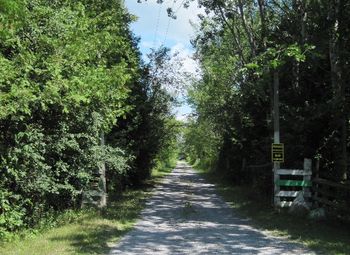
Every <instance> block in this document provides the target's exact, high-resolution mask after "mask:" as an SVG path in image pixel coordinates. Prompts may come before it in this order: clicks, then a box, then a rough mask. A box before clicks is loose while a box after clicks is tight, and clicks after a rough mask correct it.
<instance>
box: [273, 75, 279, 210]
mask: <svg viewBox="0 0 350 255" xmlns="http://www.w3.org/2000/svg"><path fill="white" fill-rule="evenodd" d="M279 83H280V82H279V73H278V70H276V69H275V70H274V72H273V129H274V134H273V143H274V144H279V143H280V112H279ZM278 169H280V163H279V162H276V161H274V162H273V175H274V178H273V179H274V201H273V202H274V206H275V207H277V206H279V205H280V202H281V199H280V198H279V197H278V196H276V195H277V193H278V192H279V191H280V187H279V185H278V183H277V182H278V181H279V175H278V174H277V171H278Z"/></svg>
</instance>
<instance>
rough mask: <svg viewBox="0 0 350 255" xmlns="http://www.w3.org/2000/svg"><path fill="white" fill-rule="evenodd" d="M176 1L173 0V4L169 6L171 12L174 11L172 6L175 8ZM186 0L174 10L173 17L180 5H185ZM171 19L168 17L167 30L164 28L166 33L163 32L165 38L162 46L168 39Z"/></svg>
mask: <svg viewBox="0 0 350 255" xmlns="http://www.w3.org/2000/svg"><path fill="white" fill-rule="evenodd" d="M176 1H177V0H174V1H173V4H172V6H171V9H172V10H173V9H174V6H175V3H176ZM185 1H186V0H183V1H182V2H181V3H180V5H179V6H178V7H177V8H176V11H175V12H174V13H173V16H175V15H176V13H177V12H178V11H179V10H180V8H181V7H182V5H183V4H184V3H185ZM172 19H173V18H171V17H169V16H168V24H167V28H166V32H165V37H164V41H163V45H165V43H166V40H167V37H168V33H169V27H170V22H171V20H172Z"/></svg>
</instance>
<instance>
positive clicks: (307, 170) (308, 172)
mask: <svg viewBox="0 0 350 255" xmlns="http://www.w3.org/2000/svg"><path fill="white" fill-rule="evenodd" d="M311 176H312V160H311V159H309V158H305V159H304V175H303V180H304V181H305V182H310V181H311ZM306 192H311V190H310V187H306V186H304V187H303V193H304V194H305V193H306Z"/></svg>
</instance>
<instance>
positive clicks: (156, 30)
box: [153, 4, 163, 48]
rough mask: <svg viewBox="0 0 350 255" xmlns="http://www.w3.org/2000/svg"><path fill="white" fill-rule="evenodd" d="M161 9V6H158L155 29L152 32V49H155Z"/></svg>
mask: <svg viewBox="0 0 350 255" xmlns="http://www.w3.org/2000/svg"><path fill="white" fill-rule="evenodd" d="M162 8H163V4H159V9H158V17H157V23H156V29H155V31H154V40H153V48H155V46H156V42H157V36H158V29H159V21H160V14H161V11H162Z"/></svg>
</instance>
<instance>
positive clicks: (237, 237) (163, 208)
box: [110, 163, 314, 254]
mask: <svg viewBox="0 0 350 255" xmlns="http://www.w3.org/2000/svg"><path fill="white" fill-rule="evenodd" d="M141 217H142V218H141V220H139V222H138V223H137V224H136V226H135V228H134V230H132V231H131V232H129V234H127V235H126V236H125V237H124V238H123V239H122V240H121V242H120V243H119V244H118V245H117V246H115V247H114V248H113V249H112V250H111V252H110V254H314V253H312V252H310V251H308V250H307V249H305V248H303V247H302V246H300V245H298V244H295V243H291V242H288V241H286V240H285V239H279V238H274V237H270V236H267V235H266V234H264V233H262V232H261V231H259V230H257V229H255V228H253V227H251V226H250V225H249V220H248V219H242V218H241V217H239V216H238V215H235V214H234V211H233V209H232V208H230V207H229V206H228V204H227V203H225V202H224V201H223V200H222V199H221V198H220V197H219V196H218V195H217V194H216V192H215V187H214V185H212V184H208V183H206V181H205V180H204V179H202V178H201V177H199V176H198V175H197V174H196V173H195V172H194V171H193V170H192V168H191V167H189V166H187V165H186V164H185V163H180V164H179V165H178V166H177V168H176V169H175V170H174V171H173V172H172V173H171V174H169V175H168V176H167V177H166V178H165V179H164V181H163V183H162V184H161V185H159V186H158V187H157V188H156V190H155V192H154V195H153V197H152V198H151V199H150V200H149V201H148V202H147V204H146V208H145V210H144V211H143V212H142V215H141Z"/></svg>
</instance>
